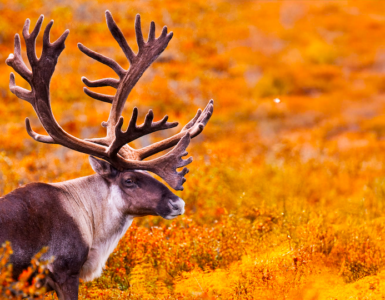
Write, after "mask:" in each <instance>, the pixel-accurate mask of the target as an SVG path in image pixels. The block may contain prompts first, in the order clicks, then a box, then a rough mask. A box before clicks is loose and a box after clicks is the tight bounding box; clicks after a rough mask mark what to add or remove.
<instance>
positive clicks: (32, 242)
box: [0, 183, 87, 276]
mask: <svg viewBox="0 0 385 300" xmlns="http://www.w3.org/2000/svg"><path fill="white" fill-rule="evenodd" d="M62 201H65V197H63V192H62V191H61V190H60V189H59V188H57V187H55V186H52V185H49V184H45V183H32V184H28V185H26V186H24V187H21V188H18V189H16V190H14V191H13V192H11V193H9V194H7V195H5V196H4V197H2V198H0V244H2V243H3V242H5V241H10V242H11V246H12V249H13V252H14V253H13V255H12V257H11V262H12V263H13V268H14V275H15V276H18V274H19V273H20V272H21V271H22V270H23V269H25V268H26V267H28V265H29V263H30V261H31V258H32V257H33V255H35V254H36V253H37V252H39V251H40V250H41V249H42V247H44V246H48V248H49V251H48V254H54V255H55V264H56V265H58V267H60V266H61V265H62V267H65V265H67V264H68V263H71V261H72V263H80V264H81V263H82V261H83V260H84V255H86V253H85V252H86V251H87V249H85V248H86V247H85V245H84V243H83V242H82V239H81V236H80V231H79V228H78V227H77V226H76V223H75V222H74V220H73V218H72V217H71V216H70V215H69V214H68V213H67V212H66V211H65V209H64V208H63V205H62ZM76 248H77V249H78V251H79V250H82V249H83V251H79V252H78V254H76V251H74V250H75V249H76ZM72 256H75V257H72Z"/></svg>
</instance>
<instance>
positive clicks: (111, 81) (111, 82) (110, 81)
mask: <svg viewBox="0 0 385 300" xmlns="http://www.w3.org/2000/svg"><path fill="white" fill-rule="evenodd" d="M82 81H83V83H84V84H85V85H86V86H88V87H101V86H112V87H113V88H116V89H117V88H118V87H119V80H117V79H115V78H104V79H99V80H95V81H91V80H88V79H87V78H85V77H84V76H83V77H82Z"/></svg>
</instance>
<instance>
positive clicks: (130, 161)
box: [6, 11, 213, 190]
mask: <svg viewBox="0 0 385 300" xmlns="http://www.w3.org/2000/svg"><path fill="white" fill-rule="evenodd" d="M106 20H107V25H108V28H109V30H110V32H111V34H112V35H113V37H114V38H115V40H116V41H117V42H118V44H119V46H120V48H121V49H122V51H123V52H124V54H125V56H126V57H127V59H128V61H129V62H130V68H129V69H128V70H124V69H123V68H122V67H121V66H120V65H119V64H118V63H117V62H116V61H114V60H113V59H111V58H108V57H106V56H104V55H102V54H99V53H97V52H94V51H92V50H90V49H88V48H87V47H85V46H83V45H82V44H78V47H79V49H80V50H81V51H82V52H83V53H85V54H86V55H88V56H89V57H91V58H93V59H95V60H97V61H99V62H101V63H103V64H105V65H107V66H109V67H110V68H111V69H112V70H114V71H115V73H116V74H117V75H118V77H119V79H114V78H104V79H99V80H95V81H90V80H88V79H87V78H85V77H82V81H83V82H84V83H85V85H87V86H88V87H101V86H111V87H114V88H115V89H116V90H117V91H116V94H115V95H113V96H112V95H104V94H100V93H96V92H93V91H91V90H89V89H88V88H84V92H85V93H86V94H87V95H88V96H90V97H92V98H94V99H96V100H100V101H103V102H108V103H111V104H112V105H111V111H110V115H109V118H108V121H107V122H103V123H102V125H103V126H104V127H106V128H107V135H106V137H104V138H96V139H90V140H81V139H78V138H76V137H74V136H72V135H70V134H68V133H67V132H65V131H64V130H63V129H62V128H61V127H60V125H59V124H58V123H57V122H56V120H55V118H54V116H53V114H52V109H51V101H50V94H49V85H50V81H51V77H52V75H53V72H54V70H55V66H56V64H57V61H58V58H59V56H60V54H61V52H62V51H63V50H64V48H65V45H64V42H65V40H66V38H67V36H68V34H69V31H68V30H66V31H65V32H64V33H63V34H62V36H60V37H59V38H58V39H57V40H56V41H55V42H53V43H50V40H49V37H50V30H51V27H52V25H53V21H51V22H49V24H48V25H47V27H46V28H45V30H44V36H43V51H42V54H41V57H40V58H39V59H38V58H37V56H36V49H35V43H36V38H37V36H38V34H39V32H40V29H41V26H42V22H43V16H40V18H39V19H38V21H37V23H36V26H35V28H34V29H33V30H32V32H31V33H29V25H30V21H29V20H28V19H27V20H26V22H25V25H24V28H23V36H24V40H25V43H26V48H27V57H28V61H29V63H30V65H31V68H32V71H31V70H29V69H28V67H27V66H26V65H25V63H24V61H23V59H22V57H21V45H20V37H19V35H18V34H16V35H15V48H14V53H13V54H10V55H9V57H8V59H7V60H6V63H7V64H8V65H9V66H11V67H12V68H13V69H14V70H15V71H16V72H17V73H18V74H20V75H21V76H22V77H23V78H24V79H25V80H26V81H27V82H28V83H29V84H30V85H31V91H28V90H26V89H23V88H21V87H19V86H16V84H15V77H14V75H13V73H11V76H10V83H9V87H10V90H11V92H12V93H14V94H15V95H16V96H17V97H19V98H20V99H23V100H26V101H28V102H29V103H31V104H32V106H33V107H34V109H35V111H36V113H37V116H38V118H39V120H40V122H41V123H42V125H43V127H44V128H45V130H46V131H47V133H48V134H49V135H41V134H38V133H36V132H34V131H33V130H32V128H31V125H30V122H29V119H28V118H27V119H26V128H27V132H28V134H29V135H30V136H31V137H32V138H33V139H34V140H36V141H38V142H42V143H49V144H60V145H62V146H65V147H67V148H70V149H73V150H75V151H79V152H82V153H86V154H89V155H93V156H96V157H99V158H102V159H105V160H106V161H108V162H109V163H111V164H112V165H113V166H114V167H116V168H117V169H119V170H124V169H137V170H148V171H151V172H153V173H155V174H157V175H159V176H160V177H162V178H163V179H164V180H165V181H166V182H167V183H168V184H170V186H171V187H173V188H174V189H176V190H183V187H182V185H183V183H184V182H185V181H186V179H185V178H184V175H186V174H187V173H188V169H187V168H183V170H182V171H180V172H178V171H177V170H176V169H178V168H181V167H184V166H186V165H188V164H189V163H191V162H192V158H191V157H190V158H188V159H186V160H184V159H182V157H183V156H186V155H187V152H186V148H187V146H188V145H189V143H190V140H191V138H192V137H195V136H197V135H198V134H200V133H201V132H202V130H203V128H204V126H205V125H206V124H207V122H208V121H209V119H210V117H211V115H212V113H213V101H212V100H211V101H210V102H209V104H208V105H207V106H206V108H205V110H204V111H203V112H201V111H200V110H199V111H198V113H197V115H196V116H195V117H194V119H192V120H191V121H190V122H189V123H188V124H187V125H186V126H185V127H184V128H183V129H182V131H181V132H180V133H178V134H176V135H174V136H173V137H171V138H168V139H166V140H163V141H161V142H158V143H155V144H153V145H151V146H148V147H145V148H142V149H138V150H136V149H133V148H131V147H129V146H128V145H127V143H129V142H132V141H133V140H135V139H137V138H139V137H141V136H144V135H147V134H150V133H152V132H155V131H158V130H164V129H169V128H173V127H175V126H177V125H178V123H177V122H172V123H169V122H167V120H168V116H165V117H163V119H162V120H160V121H157V122H153V119H154V115H153V112H152V110H150V111H149V112H148V114H147V115H146V117H145V121H144V123H143V124H142V125H137V124H136V123H137V117H138V109H137V108H134V110H133V113H132V116H131V120H130V122H129V124H128V128H127V130H126V131H122V126H123V117H122V116H121V114H122V111H123V108H124V104H125V102H126V99H127V97H128V95H129V93H130V92H131V90H132V88H133V87H134V86H135V84H136V83H137V81H138V80H139V79H140V77H141V76H142V74H143V72H144V71H145V70H146V69H147V68H148V67H149V66H150V65H151V63H152V62H153V61H154V60H155V59H156V58H157V57H158V56H159V55H160V54H161V53H162V52H163V51H164V49H165V48H166V47H167V45H168V43H169V41H170V40H171V38H172V35H173V34H172V32H171V33H169V34H167V27H164V28H163V30H162V33H161V35H160V36H159V38H155V23H154V22H151V25H150V33H149V37H148V41H147V42H145V41H144V38H143V34H142V30H141V25H140V16H139V15H137V16H136V20H135V31H136V40H137V43H138V46H139V51H138V53H137V54H135V53H134V52H133V51H132V49H131V48H130V46H129V45H128V43H127V41H126V39H125V38H124V36H123V34H122V32H121V31H120V29H119V27H118V26H117V25H116V23H115V21H114V20H113V18H112V15H111V13H110V12H109V11H106ZM175 145H176V146H175ZM173 146H175V147H174V148H173V149H172V150H171V151H170V152H168V153H167V154H165V155H163V156H160V157H158V158H156V159H152V160H148V161H142V159H144V158H146V157H149V156H151V155H153V154H155V153H158V152H160V151H163V150H166V149H168V148H171V147H173Z"/></svg>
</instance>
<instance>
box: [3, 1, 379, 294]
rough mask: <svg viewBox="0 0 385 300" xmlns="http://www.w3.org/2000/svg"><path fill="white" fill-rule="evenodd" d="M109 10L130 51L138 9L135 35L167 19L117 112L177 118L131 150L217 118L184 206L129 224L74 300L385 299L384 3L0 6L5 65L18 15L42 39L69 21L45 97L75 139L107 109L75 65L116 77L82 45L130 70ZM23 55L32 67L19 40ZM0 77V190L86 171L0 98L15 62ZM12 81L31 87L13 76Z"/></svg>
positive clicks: (28, 113)
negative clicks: (200, 115)
mask: <svg viewBox="0 0 385 300" xmlns="http://www.w3.org/2000/svg"><path fill="white" fill-rule="evenodd" d="M106 9H108V10H110V11H111V13H112V14H113V16H114V19H115V20H116V22H117V24H118V25H119V27H120V28H121V30H122V32H123V33H124V35H125V36H126V38H127V40H128V43H129V44H130V46H131V47H132V48H133V49H134V51H137V45H136V41H135V32H134V19H135V15H136V14H137V13H139V14H140V15H141V18H142V28H143V32H144V36H147V34H148V29H149V24H150V22H151V21H152V20H153V21H155V23H156V25H157V36H158V35H159V34H160V31H161V28H162V27H163V26H164V25H167V27H168V28H169V31H173V32H174V37H173V39H172V40H171V42H170V44H169V46H168V47H167V49H166V50H165V52H164V53H163V54H162V55H161V56H160V57H159V58H158V59H157V60H156V61H155V62H154V63H153V65H152V66H151V67H150V68H149V69H148V70H147V71H146V72H145V74H144V75H143V77H142V78H141V79H140V81H139V82H138V84H137V85H136V87H135V88H134V90H133V91H132V93H131V94H130V95H129V98H128V100H127V103H126V106H125V112H124V114H123V116H125V118H126V119H127V117H128V116H130V115H131V112H132V109H133V107H134V106H136V107H138V108H139V112H140V116H141V120H143V117H144V115H145V114H146V113H147V111H148V109H150V108H151V109H153V110H154V114H155V118H156V119H161V118H162V117H163V116H164V115H165V114H168V115H169V116H170V121H179V122H180V124H181V126H179V127H177V128H176V129H175V130H169V131H167V132H158V133H156V134H153V135H151V136H148V137H144V138H141V139H139V140H138V141H135V143H133V145H134V146H135V147H143V146H146V145H148V144H150V143H152V142H155V141H157V140H160V139H163V138H165V137H168V136H171V135H172V134H173V133H176V132H178V131H179V130H180V129H181V128H182V126H184V124H186V123H187V122H188V121H189V120H190V119H191V118H192V117H193V116H194V115H195V113H196V110H197V109H198V108H199V107H200V108H203V107H205V105H206V104H207V103H208V101H209V100H210V99H214V101H215V111H214V115H213V117H212V119H211V120H210V122H209V124H208V125H207V127H206V128H205V130H204V132H203V133H202V134H201V135H200V136H199V137H197V138H196V139H194V140H193V141H192V143H191V146H190V148H189V152H190V154H192V155H193V156H194V162H193V163H192V164H191V166H190V168H189V169H190V173H189V174H188V175H187V182H186V183H185V191H183V192H181V193H180V196H181V197H182V198H183V199H184V200H185V201H186V203H187V210H186V216H185V217H183V218H181V219H178V220H177V221H172V222H171V221H165V220H161V219H160V218H155V217H154V218H152V217H150V218H143V219H140V220H138V221H137V222H135V224H134V225H133V227H132V228H131V229H130V230H129V232H128V234H127V236H126V238H125V242H122V243H121V244H120V246H119V248H118V251H117V252H116V253H115V254H114V255H113V256H112V258H110V260H109V262H108V267H107V270H106V271H105V273H104V275H103V277H102V279H100V280H99V281H97V282H96V283H95V282H94V283H92V284H88V285H83V286H82V290H81V292H82V294H81V295H83V296H82V297H86V298H87V297H89V298H92V297H95V299H96V298H97V297H102V298H103V297H107V298H106V299H109V298H110V297H117V299H118V297H123V298H124V297H126V296H127V295H130V297H138V298H139V299H140V298H141V297H142V298H143V297H148V298H149V299H152V298H155V299H163V298H162V297H164V299H174V298H175V297H179V296H180V297H183V298H186V299H187V298H189V297H190V298H191V299H208V298H209V297H212V299H259V297H262V298H263V299H288V298H292V299H331V298H330V297H332V296H333V297H334V298H333V299H345V297H348V296H351V295H353V296H355V297H358V298H354V299H372V298H371V297H377V296H378V297H380V296H382V295H385V286H383V283H381V282H382V281H381V280H380V279H383V278H385V273H382V270H383V269H384V267H383V265H384V255H385V247H384V246H385V245H384V244H383V239H384V238H385V232H384V226H385V221H384V220H385V219H384V216H385V212H384V208H385V207H384V204H385V202H384V196H385V169H384V163H385V155H384V150H385V97H384V96H385V95H384V93H385V1H371V0H357V1H348V0H346V1H345V0H335V1H327V0H319V1H317V0H314V1H312V0H307V1H306V0H302V1H301V0H296V1H294V0H286V1H272V0H271V1H268V0H255V1H219V0H213V1H201V0H197V1H190V2H184V1H174V0H169V1H156V0H148V1H95V0H94V1H91V0H76V1H64V0H50V1H43V0H35V1H27V0H14V1H6V0H0V61H3V62H4V61H5V59H6V58H7V57H8V55H9V53H13V38H14V34H15V33H19V34H21V32H22V28H23V24H24V22H25V19H26V18H30V19H31V23H32V24H33V25H34V24H35V22H36V20H37V18H38V17H39V15H40V14H44V16H45V21H44V23H43V26H45V25H46V24H47V23H48V21H49V20H51V19H54V20H55V24H54V26H53V28H52V30H51V40H55V39H56V38H57V37H59V36H60V35H61V34H62V33H63V32H64V30H65V29H70V31H71V32H70V35H69V37H68V39H67V41H66V49H65V50H64V52H63V53H62V54H61V56H60V58H59V63H58V65H57V68H56V72H55V74H54V76H53V79H52V83H51V99H52V107H53V112H54V115H55V117H56V119H57V120H58V122H59V123H60V125H61V126H62V127H63V128H64V129H65V130H66V131H68V132H70V133H71V134H73V135H75V136H77V137H80V138H91V137H102V136H103V135H104V134H105V131H104V128H102V127H101V126H100V123H101V122H102V121H106V120H107V118H108V113H109V109H110V104H106V103H102V102H98V101H96V100H94V99H91V98H89V97H88V96H86V95H85V94H84V93H83V91H82V87H83V83H82V82H81V80H80V78H81V76H86V77H87V78H88V79H90V80H96V79H100V78H105V77H115V76H116V75H115V74H114V73H113V71H112V70H110V69H109V68H108V67H106V66H104V65H102V64H100V63H98V62H95V61H94V60H92V59H90V58H89V57H87V56H85V55H84V54H82V53H81V52H80V51H79V50H78V48H77V43H78V42H81V43H83V44H84V45H85V46H87V47H89V48H90V49H92V50H94V51H97V52H99V53H102V54H104V55H106V56H109V57H111V58H113V59H115V60H116V61H118V62H119V63H120V64H121V65H122V66H123V67H124V68H128V67H129V64H128V62H127V61H126V58H125V56H124V54H123V52H122V51H121V50H120V48H119V47H118V45H117V43H116V41H115V40H114V39H113V37H112V36H111V34H110V33H109V31H108V28H107V26H106V24H105V17H104V12H105V10H106ZM41 41H42V35H40V36H39V38H38V41H37V49H38V53H39V51H40V50H41ZM22 50H23V55H24V58H25V61H27V60H26V55H25V48H24V43H23V42H22ZM0 70H1V72H0V77H1V80H0V96H1V101H2V105H0V115H1V118H0V136H1V144H0V145H1V146H0V194H5V193H8V192H10V191H11V190H13V189H15V188H16V187H18V186H21V185H24V184H27V183H30V182H32V181H44V182H57V181H63V180H67V179H72V178H76V177H79V176H85V175H90V174H92V173H93V172H92V170H91V168H90V166H89V165H88V159H87V156H86V155H84V154H79V153H75V152H73V151H71V150H67V149H65V148H63V147H59V146H54V145H45V144H40V143H37V142H35V141H34V140H32V139H31V138H30V137H29V136H28V134H27V132H26V130H25V127H24V119H25V118H26V117H30V118H31V119H32V126H33V128H35V130H36V131H38V132H39V133H44V129H42V127H41V126H40V124H39V122H38V119H37V118H36V116H35V113H34V111H33V109H32V107H31V106H30V105H29V104H28V103H27V102H25V101H22V100H20V99H18V98H16V96H14V95H13V94H11V93H10V91H9V88H8V82H9V73H10V72H11V68H10V67H8V66H7V65H6V64H5V63H2V64H0ZM16 83H17V84H18V85H20V86H22V87H25V88H29V87H28V84H27V83H26V82H25V81H24V80H23V79H22V78H21V77H20V76H16ZM94 90H96V89H94ZM97 90H98V92H99V91H100V92H102V93H106V94H108V93H110V94H113V93H114V91H113V89H112V88H111V89H109V88H98V89H97ZM154 226H155V227H154ZM154 228H157V229H156V230H158V231H159V232H158V233H156V232H155V233H154V230H155V229H154ZM166 237H167V239H166ZM166 249H169V252H167V251H166ZM133 270H134V271H133ZM119 272H120V273H119ZM154 278H155V279H154ZM305 287H307V289H305ZM310 287H312V288H310ZM321 287H322V288H321ZM92 293H94V294H92ZM111 293H112V294H111ZM178 295H179V296H178ZM127 297H128V296H127ZM167 297H169V298H167ZM172 297H174V298H172ZM328 297H329V298H328ZM359 297H369V298H359ZM123 298H122V299H123ZM119 299H120V298H119ZM178 299H179V298H178ZM346 299H347V298H346ZM373 299H375V298H373ZM376 299H377V298H376ZM378 299H380V298H378Z"/></svg>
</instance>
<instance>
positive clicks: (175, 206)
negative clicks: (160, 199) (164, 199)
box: [168, 200, 179, 210]
mask: <svg viewBox="0 0 385 300" xmlns="http://www.w3.org/2000/svg"><path fill="white" fill-rule="evenodd" d="M168 203H169V204H170V206H171V209H173V210H179V207H178V205H176V204H174V203H172V200H169V201H168Z"/></svg>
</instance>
